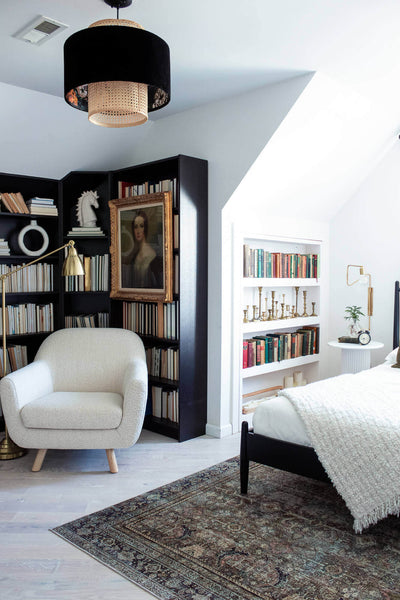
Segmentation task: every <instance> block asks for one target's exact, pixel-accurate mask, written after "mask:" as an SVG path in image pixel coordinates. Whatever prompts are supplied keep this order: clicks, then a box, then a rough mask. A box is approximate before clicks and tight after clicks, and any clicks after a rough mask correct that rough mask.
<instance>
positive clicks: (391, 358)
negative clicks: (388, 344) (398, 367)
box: [385, 347, 399, 365]
mask: <svg viewBox="0 0 400 600" xmlns="http://www.w3.org/2000/svg"><path fill="white" fill-rule="evenodd" d="M398 349H399V348H398V347H397V348H395V349H394V350H392V351H391V352H389V354H388V355H387V357H386V358H385V363H390V364H391V365H394V363H395V362H396V361H397V351H398Z"/></svg>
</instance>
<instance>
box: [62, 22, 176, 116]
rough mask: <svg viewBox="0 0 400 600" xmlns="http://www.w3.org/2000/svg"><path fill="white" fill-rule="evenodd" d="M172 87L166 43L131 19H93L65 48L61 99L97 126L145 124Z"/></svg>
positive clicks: (74, 35)
mask: <svg viewBox="0 0 400 600" xmlns="http://www.w3.org/2000/svg"><path fill="white" fill-rule="evenodd" d="M170 87H171V85H170V56H169V47H168V44H167V43H166V42H165V41H164V40H163V39H161V38H160V37H158V36H157V35H155V34H154V33H151V32H149V31H145V30H144V29H142V28H141V26H140V25H138V24H137V23H134V22H133V21H128V20H122V19H107V20H104V21H97V22H96V23H93V24H92V25H91V26H90V27H89V28H88V29H84V30H82V31H78V32H77V33H74V34H73V35H72V36H71V37H70V38H68V40H67V41H66V42H65V44H64V96H65V100H66V102H67V103H68V104H69V105H70V106H72V107H74V108H77V109H79V110H83V111H86V112H89V119H90V120H91V121H92V122H94V123H96V124H97V125H102V126H104V127H129V126H132V125H139V124H141V123H144V122H145V121H147V112H152V111H155V110H159V109H160V108H163V107H164V106H166V105H167V104H168V102H169V101H170ZM88 97H89V98H88Z"/></svg>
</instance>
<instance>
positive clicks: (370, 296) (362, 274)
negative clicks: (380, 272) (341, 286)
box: [346, 265, 374, 331]
mask: <svg viewBox="0 0 400 600" xmlns="http://www.w3.org/2000/svg"><path fill="white" fill-rule="evenodd" d="M350 268H355V269H359V275H360V278H359V279H356V280H355V281H351V282H350V281H349V271H350ZM361 277H368V300H367V315H368V330H369V331H371V317H372V316H373V311H374V290H373V287H372V285H371V274H370V273H365V272H364V267H363V266H362V265H347V270H346V283H347V285H349V286H351V285H354V284H356V283H359V282H360V281H361Z"/></svg>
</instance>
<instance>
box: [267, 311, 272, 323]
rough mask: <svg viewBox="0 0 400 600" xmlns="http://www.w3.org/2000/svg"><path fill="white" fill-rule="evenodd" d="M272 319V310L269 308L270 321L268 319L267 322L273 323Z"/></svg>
mask: <svg viewBox="0 0 400 600" xmlns="http://www.w3.org/2000/svg"><path fill="white" fill-rule="evenodd" d="M272 318H273V317H272V308H269V309H268V319H267V321H272Z"/></svg>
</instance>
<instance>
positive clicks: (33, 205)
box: [0, 192, 58, 215]
mask: <svg viewBox="0 0 400 600" xmlns="http://www.w3.org/2000/svg"><path fill="white" fill-rule="evenodd" d="M0 198H1V200H2V202H3V205H4V206H5V208H6V209H7V210H8V211H9V212H11V213H17V214H25V215H58V210H57V206H55V204H54V200H53V198H39V197H37V196H35V197H33V198H30V199H29V200H27V201H26V202H25V200H24V197H23V195H22V194H21V192H2V193H1V194H0Z"/></svg>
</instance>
